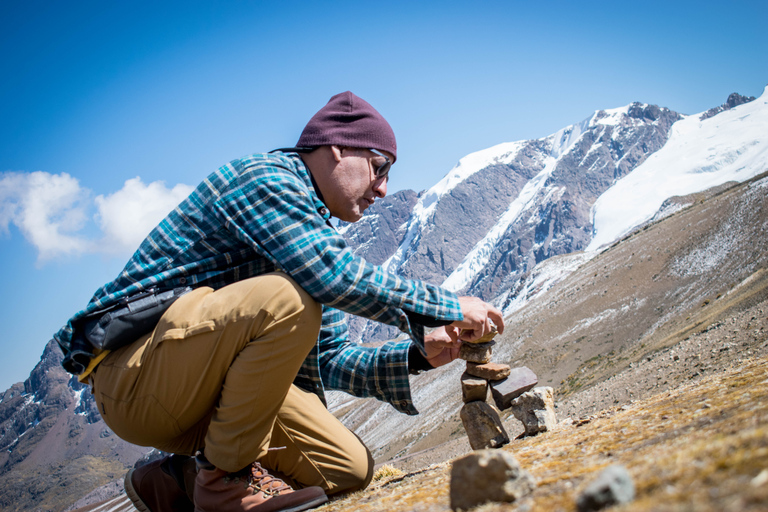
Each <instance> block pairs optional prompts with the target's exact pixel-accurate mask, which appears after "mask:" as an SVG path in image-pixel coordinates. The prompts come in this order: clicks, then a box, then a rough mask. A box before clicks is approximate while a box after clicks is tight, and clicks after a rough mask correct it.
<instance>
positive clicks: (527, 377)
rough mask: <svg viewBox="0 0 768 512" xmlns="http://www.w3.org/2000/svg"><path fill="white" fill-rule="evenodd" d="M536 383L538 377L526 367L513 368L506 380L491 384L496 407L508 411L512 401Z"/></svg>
mask: <svg viewBox="0 0 768 512" xmlns="http://www.w3.org/2000/svg"><path fill="white" fill-rule="evenodd" d="M538 383H539V379H538V377H536V374H535V373H533V372H532V371H531V370H530V369H529V368H528V367H526V366H520V367H518V368H513V369H512V370H511V371H510V373H509V377H507V378H506V379H504V380H499V381H494V382H491V393H492V394H493V400H494V401H495V402H496V407H498V408H499V409H502V410H504V409H508V408H509V407H510V406H511V405H512V400H514V399H515V398H517V397H518V396H520V395H522V394H523V393H525V392H526V391H528V390H529V389H532V388H533V387H534V386H535V385H536V384H538Z"/></svg>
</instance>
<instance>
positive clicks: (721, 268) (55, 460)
mask: <svg viewBox="0 0 768 512" xmlns="http://www.w3.org/2000/svg"><path fill="white" fill-rule="evenodd" d="M749 100H750V98H744V97H742V96H739V95H736V96H733V95H732V96H731V97H730V98H729V100H728V102H727V103H725V104H724V105H722V106H720V107H716V108H715V109H711V110H710V111H707V112H706V113H702V114H699V115H691V116H685V115H682V114H679V113H676V112H673V111H671V110H669V109H666V108H662V107H657V106H655V105H648V104H641V103H633V104H630V105H627V106H625V107H622V108H617V109H611V110H601V111H598V112H596V113H594V114H593V115H592V116H590V117H589V118H587V119H585V120H584V121H582V122H580V123H577V124H574V125H571V126H568V127H566V128H564V129H562V130H559V131H558V132H557V133H555V134H552V135H550V136H549V137H544V138H542V139H536V140H528V141H518V142H510V143H505V144H500V145H498V146H494V147H492V148H489V149H486V150H483V151H479V152H477V153H473V154H471V155H468V156H466V157H464V158H462V159H461V160H460V161H459V163H458V164H457V165H456V166H455V167H454V168H453V169H452V170H451V171H450V172H449V173H448V174H447V175H446V176H445V177H444V178H443V179H442V180H440V182H438V183H437V184H436V185H435V186H434V187H432V188H430V189H429V190H426V191H423V192H421V193H419V194H417V193H415V192H413V191H400V192H397V193H395V194H392V195H391V196H388V197H386V198H384V199H383V200H381V201H377V202H376V204H375V205H374V206H372V207H371V208H369V209H368V210H367V211H366V215H365V216H364V217H363V219H361V221H360V222H358V223H355V224H342V225H341V226H340V227H339V230H340V232H341V233H343V235H344V236H345V237H346V238H347V239H348V240H349V241H350V244H352V246H353V247H355V250H356V252H357V253H358V254H361V255H362V256H364V257H365V258H366V259H368V260H369V261H371V262H372V263H374V264H377V265H382V266H384V267H386V268H389V269H391V270H394V271H397V272H398V273H400V274H401V275H404V276H405V277H411V278H419V279H426V280H429V281H431V282H433V283H435V284H442V285H444V286H446V287H449V288H451V289H453V290H456V291H457V292H460V293H462V294H473V295H479V296H481V297H483V298H485V299H486V300H490V301H493V302H494V303H496V304H497V305H498V306H500V307H501V308H503V310H504V312H505V317H506V319H507V320H506V322H507V330H506V331H505V333H504V334H503V335H502V336H500V337H499V338H498V339H499V342H500V343H499V345H498V346H497V352H496V354H495V359H496V360H497V361H500V362H510V363H513V364H525V365H527V366H529V367H530V368H532V369H534V370H535V371H536V372H537V373H538V375H539V378H540V382H541V383H542V384H546V385H551V386H553V387H555V388H556V390H557V395H558V400H560V401H561V404H562V405H561V409H560V410H561V411H570V412H569V414H570V413H571V412H572V413H573V414H581V413H586V412H589V411H590V410H595V409H594V408H595V407H598V406H601V405H605V404H606V403H607V402H605V400H608V398H606V397H610V403H614V401H617V403H622V401H627V400H630V399H631V396H629V395H627V393H628V392H630V391H628V389H629V390H631V389H633V388H632V386H629V388H627V386H625V387H624V388H623V390H622V389H619V388H618V387H616V385H614V386H613V387H611V385H610V382H613V381H612V380H611V379H613V378H614V377H615V376H616V375H619V374H622V375H623V374H626V373H627V372H629V373H630V374H632V375H635V377H633V378H634V379H636V382H635V381H633V382H634V384H636V385H637V386H639V387H638V388H637V390H636V392H637V393H640V392H641V391H643V389H645V388H643V387H642V386H646V384H643V385H642V386H640V385H639V384H638V383H640V382H643V383H645V381H644V380H643V379H645V378H646V377H647V376H646V375H643V374H640V373H638V370H637V368H639V367H642V368H645V366H642V365H641V366H638V365H640V363H643V365H647V364H651V363H650V362H649V361H651V360H653V361H655V360H656V359H654V358H656V357H657V356H658V355H659V354H666V353H667V352H664V351H668V350H671V348H670V347H679V346H680V344H681V343H684V342H686V343H689V342H690V340H691V339H694V338H695V337H696V336H698V335H699V334H700V333H701V332H702V331H706V330H707V329H709V330H710V331H712V330H713V329H714V331H712V332H713V333H716V332H717V325H718V324H719V323H722V322H724V321H725V320H727V319H730V318H734V315H737V314H742V313H743V314H746V313H745V312H747V311H751V310H750V308H753V307H759V305H760V304H763V303H764V301H765V300H766V291H765V290H766V288H765V285H766V282H768V278H766V272H765V268H766V261H765V259H766V254H768V251H766V247H765V244H766V242H765V240H766V237H765V232H766V226H767V225H768V221H767V220H766V209H765V200H766V190H768V188H767V186H766V178H765V177H764V176H759V175H760V173H763V172H765V171H766V170H768V167H767V166H766V162H768V130H766V129H765V128H766V126H768V95H766V94H765V93H764V94H763V95H762V96H761V97H760V98H757V99H753V100H752V101H749ZM726 107H727V108H726ZM755 316H758V314H757V313H756V314H755ZM763 318H764V315H763ZM713 326H715V327H713ZM350 330H351V334H352V337H353V339H360V340H362V341H364V342H366V343H367V342H379V341H381V340H383V339H388V338H391V337H394V336H396V335H397V334H398V333H396V332H393V331H392V330H390V329H388V328H382V327H381V326H378V325H375V324H371V323H368V322H365V321H362V320H361V319H357V318H353V319H351V321H350ZM761 332H762V331H761ZM759 336H762V338H759V339H764V335H762V334H760V335H759ZM686 339H687V340H688V341H686ZM755 350H757V349H755ZM760 350H762V348H760ZM726 354H727V353H726ZM646 360H648V361H646ZM60 361H61V352H60V351H59V350H58V348H57V347H56V346H55V345H49V346H48V347H47V348H46V349H45V352H44V353H43V355H42V357H41V361H40V363H39V364H38V365H37V366H36V367H35V369H34V370H33V371H32V373H31V374H30V378H29V379H27V381H25V382H24V383H18V384H15V385H14V386H12V387H11V388H10V389H9V390H7V391H6V392H5V393H3V394H1V395H0V447H1V448H3V450H2V452H0V509H2V510H37V509H39V510H63V509H64V508H66V507H67V506H69V505H71V504H72V503H74V502H75V501H76V500H77V499H78V498H80V497H82V496H84V495H85V494H87V493H88V492H90V491H91V490H93V489H95V488H97V487H99V486H101V485H103V484H108V483H109V482H114V480H115V479H116V478H119V477H120V476H121V475H122V474H123V473H124V472H125V469H126V468H127V467H129V466H131V465H133V463H134V461H136V459H138V458H139V457H141V456H143V455H145V454H146V452H147V450H146V449H145V448H140V447H136V446H133V445H130V444H128V443H125V442H123V441H121V440H120V439H118V438H117V437H116V436H115V435H114V434H113V433H112V432H111V431H110V430H109V429H108V428H107V427H106V426H105V425H104V423H103V421H101V419H100V418H99V416H98V413H97V411H96V410H95V407H94V405H93V401H92V398H91V396H90V394H89V392H88V390H87V388H86V387H85V386H83V385H81V384H79V383H78V382H77V381H76V380H75V379H73V378H71V376H69V375H68V374H66V373H65V372H64V371H63V369H62V368H61V366H60ZM681 364H682V363H681ZM630 365H635V366H634V367H633V366H630ZM461 371H462V365H461V364H460V362H457V363H454V364H451V365H448V366H446V367H443V368H440V369H437V370H433V371H430V372H427V373H426V374H424V375H420V376H418V377H416V378H414V379H413V383H414V396H415V401H416V406H417V408H419V410H420V411H421V412H422V414H421V415H419V416H416V417H405V416H403V415H401V414H398V413H396V412H395V411H394V409H392V408H391V407H389V406H388V405H386V404H381V403H378V402H375V401H371V400H365V401H363V400H357V399H351V398H349V397H346V396H342V395H338V394H333V396H332V398H331V405H332V408H333V409H334V411H335V413H336V414H337V415H338V416H339V417H341V418H342V419H343V421H344V422H345V423H346V424H347V425H348V426H350V427H351V428H353V429H354V430H355V431H356V433H358V434H359V435H360V436H361V437H362V438H363V440H364V441H366V443H368V444H369V446H370V447H371V449H372V450H373V452H374V455H375V456H376V459H377V460H379V461H385V460H389V459H393V458H397V457H404V456H408V457H412V456H413V454H414V453H418V452H420V451H423V450H430V449H431V450H434V449H435V448H436V447H440V446H442V447H443V448H442V449H441V451H439V452H437V453H438V454H439V456H440V457H441V458H442V460H446V458H448V457H449V456H450V454H451V453H453V452H452V451H451V450H459V451H460V450H462V449H465V448H466V447H464V445H463V444H462V443H464V444H466V440H465V438H464V437H463V433H462V429H461V425H460V422H459V420H458V415H457V412H458V409H459V407H460V406H461V399H460V398H459V397H460V392H459V387H458V382H459V380H458V377H459V375H460V374H461ZM681 375H682V373H681ZM681 378H682V377H681ZM686 378H687V377H686ZM670 379H671V377H670ZM622 382H624V381H622ZM659 382H663V381H659ZM670 382H671V380H670ZM653 384H658V382H657V381H656V380H653V381H652V382H650V381H649V383H647V386H652V385H653ZM647 386H646V387H647ZM641 388H642V389H641ZM648 389H651V388H648ZM652 389H657V388H652ZM595 390H601V393H599V394H596V393H595ZM645 391H647V389H645ZM585 397H587V398H585ZM505 421H507V422H509V421H511V420H509V418H506V420H505ZM510 430H513V428H512V426H510ZM113 487H114V484H113ZM105 492H106V491H105Z"/></svg>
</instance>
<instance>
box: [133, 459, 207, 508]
mask: <svg viewBox="0 0 768 512" xmlns="http://www.w3.org/2000/svg"><path fill="white" fill-rule="evenodd" d="M190 462H191V463H192V466H190ZM195 470H196V469H195V467H194V459H192V458H191V457H184V456H180V455H171V456H170V457H163V458H162V459H160V460H156V461H154V462H150V463H149V464H145V465H143V466H141V467H140V468H137V469H132V470H130V471H129V472H128V474H127V475H125V493H126V494H127V495H128V497H129V498H130V499H131V501H132V502H133V505H134V506H135V507H136V508H137V509H138V510H140V511H141V512H193V511H194V509H195V505H194V504H193V503H192V499H191V496H190V495H188V493H187V491H186V485H185V482H184V481H185V479H186V480H187V481H189V480H190V478H189V476H186V475H185V473H193V472H195ZM185 476H186V478H185ZM190 491H191V489H190Z"/></svg>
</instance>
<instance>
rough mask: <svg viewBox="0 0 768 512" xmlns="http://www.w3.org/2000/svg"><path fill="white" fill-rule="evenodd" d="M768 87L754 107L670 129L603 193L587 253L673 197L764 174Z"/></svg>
mask: <svg viewBox="0 0 768 512" xmlns="http://www.w3.org/2000/svg"><path fill="white" fill-rule="evenodd" d="M767 105H768V88H766V91H765V92H763V95H762V96H761V97H760V98H758V99H756V100H755V101H752V102H750V103H745V104H743V105H739V106H737V107H735V108H733V109H731V110H727V111H725V112H722V113H720V114H718V115H717V116H714V117H711V118H709V119H705V120H703V121H701V120H699V116H700V114H696V115H692V116H686V117H684V118H683V119H681V120H679V121H677V122H676V123H675V124H674V125H672V129H671V130H670V137H669V140H668V141H667V143H666V144H665V145H664V147H662V148H661V149H660V150H658V151H657V152H655V153H654V154H652V155H650V156H649V157H648V159H647V160H646V161H645V162H643V163H642V164H641V165H639V166H638V167H637V168H635V169H634V170H633V171H632V172H631V173H629V174H628V175H627V176H625V177H624V178H622V179H620V180H619V181H617V182H616V183H615V184H614V185H613V186H612V187H611V188H609V189H608V190H607V191H605V192H604V193H603V194H602V195H601V196H600V197H599V198H598V199H597V201H596V202H595V204H594V206H593V207H592V217H593V219H594V236H593V238H592V241H591V242H590V244H589V246H588V247H587V249H586V250H588V251H591V250H595V249H597V248H598V247H601V246H604V245H607V244H610V243H612V242H614V241H616V240H618V239H619V238H621V237H622V236H623V235H625V234H627V233H628V232H629V231H631V230H632V228H633V227H635V226H638V225H640V224H642V223H644V222H646V221H648V220H649V219H651V218H652V217H653V215H654V214H655V213H656V212H657V211H658V210H659V208H660V207H661V205H662V204H663V202H664V201H665V200H666V199H667V198H669V197H672V196H684V195H688V194H692V193H695V192H701V191H703V190H706V189H708V188H711V187H714V186H717V185H721V184H723V183H725V182H727V181H739V182H742V181H745V180H748V179H749V178H752V177H754V176H756V175H757V174H759V173H761V172H763V171H765V170H766V161H768V137H766V134H768V129H767V128H768V106H767Z"/></svg>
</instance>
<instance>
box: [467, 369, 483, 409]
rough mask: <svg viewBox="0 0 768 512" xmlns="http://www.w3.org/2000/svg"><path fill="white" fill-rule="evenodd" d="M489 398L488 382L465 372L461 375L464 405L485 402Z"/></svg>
mask: <svg viewBox="0 0 768 512" xmlns="http://www.w3.org/2000/svg"><path fill="white" fill-rule="evenodd" d="M487 397H488V381H487V380H485V379H478V378H477V377H473V376H472V375H470V374H468V373H467V372H464V373H463V374H462V375H461V398H462V399H463V400H464V403H465V404H466V403H469V402H475V401H477V400H480V401H483V402H485V399H486V398H487Z"/></svg>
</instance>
